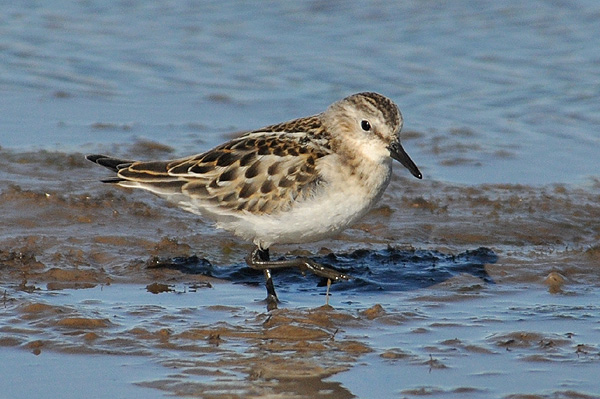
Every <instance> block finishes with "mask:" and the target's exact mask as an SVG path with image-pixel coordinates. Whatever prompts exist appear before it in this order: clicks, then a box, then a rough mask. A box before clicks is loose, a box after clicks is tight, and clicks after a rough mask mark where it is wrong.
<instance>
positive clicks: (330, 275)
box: [246, 247, 350, 308]
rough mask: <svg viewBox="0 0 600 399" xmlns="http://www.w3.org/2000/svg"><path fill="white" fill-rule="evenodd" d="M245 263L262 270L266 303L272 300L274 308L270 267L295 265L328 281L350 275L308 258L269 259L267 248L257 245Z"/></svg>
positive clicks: (275, 298) (273, 288)
mask: <svg viewBox="0 0 600 399" xmlns="http://www.w3.org/2000/svg"><path fill="white" fill-rule="evenodd" d="M246 263H247V264H248V266H250V267H251V268H253V269H256V270H262V271H263V272H264V274H265V278H266V280H267V283H266V285H267V303H270V302H273V301H274V304H275V308H276V307H277V295H276V294H275V287H274V286H273V279H272V278H271V269H283V268H289V267H297V268H299V269H300V270H301V271H302V273H304V272H305V271H307V270H308V271H310V272H312V273H314V274H316V275H317V276H320V277H324V278H326V279H328V280H330V281H338V280H349V279H350V276H348V275H347V274H343V273H340V272H338V271H337V270H334V269H331V268H329V267H325V266H323V265H320V264H319V263H317V262H315V261H312V260H310V259H308V258H296V259H284V260H270V257H269V250H268V249H261V248H259V247H257V248H256V249H255V250H254V251H252V253H251V254H250V255H249V256H248V257H247V258H246ZM267 307H268V305H267Z"/></svg>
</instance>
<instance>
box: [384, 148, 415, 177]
mask: <svg viewBox="0 0 600 399" xmlns="http://www.w3.org/2000/svg"><path fill="white" fill-rule="evenodd" d="M388 150H390V156H391V157H392V158H394V159H395V160H396V161H398V162H400V163H401V164H402V166H404V167H405V168H406V169H408V170H409V171H410V173H412V175H413V176H414V177H416V178H417V179H421V178H422V177H423V175H422V174H421V172H420V171H419V168H417V165H415V163H414V162H413V161H412V159H410V157H409V156H408V154H407V153H406V151H404V148H402V145H400V142H399V141H394V142H393V143H392V144H390V146H389V147H388Z"/></svg>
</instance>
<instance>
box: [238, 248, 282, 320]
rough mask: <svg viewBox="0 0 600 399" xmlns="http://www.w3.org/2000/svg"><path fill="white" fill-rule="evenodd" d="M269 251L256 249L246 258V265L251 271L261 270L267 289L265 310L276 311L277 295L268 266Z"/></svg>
mask: <svg viewBox="0 0 600 399" xmlns="http://www.w3.org/2000/svg"><path fill="white" fill-rule="evenodd" d="M269 262H270V261H269V249H268V248H267V249H261V248H260V247H256V249H255V250H254V251H252V253H251V254H250V256H248V257H247V258H246V263H247V264H248V266H250V267H251V268H253V269H257V270H262V271H263V274H264V275H265V286H266V288H267V298H266V301H267V310H273V309H277V302H278V299H277V293H276V292H275V286H274V285H273V277H272V276H271V269H270V268H269V267H268V264H269Z"/></svg>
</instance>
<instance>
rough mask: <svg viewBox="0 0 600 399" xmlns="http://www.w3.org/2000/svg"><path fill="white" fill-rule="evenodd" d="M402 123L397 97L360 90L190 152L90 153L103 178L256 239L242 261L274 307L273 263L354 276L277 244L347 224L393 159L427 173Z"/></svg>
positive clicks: (331, 277) (332, 277) (380, 188)
mask: <svg viewBox="0 0 600 399" xmlns="http://www.w3.org/2000/svg"><path fill="white" fill-rule="evenodd" d="M402 125H403V118H402V114H401V112H400V110H399V108H398V106H397V105H396V104H395V103H394V102H393V101H392V100H391V99H389V98H387V97H385V96H383V95H381V94H378V93H375V92H361V93H356V94H353V95H350V96H348V97H345V98H343V99H341V100H339V101H336V102H334V103H333V104H331V105H330V106H329V107H328V108H327V109H326V110H325V111H323V112H321V113H319V114H316V115H312V116H308V117H304V118H298V119H293V120H290V121H287V122H282V123H277V124H273V125H269V126H266V127H263V128H260V129H257V130H253V131H249V132H246V133H243V134H242V135H240V136H239V137H237V138H234V139H232V140H230V141H227V142H225V143H223V144H221V145H218V146H217V147H214V148H212V149H210V150H208V151H205V152H202V153H199V154H196V155H192V156H188V157H185V158H180V159H175V160H166V161H132V160H126V159H120V158H115V157H110V156H105V155H98V154H95V155H87V156H86V158H87V159H88V160H89V161H91V162H94V163H96V164H98V165H101V166H104V167H106V168H108V169H110V170H111V171H113V172H114V173H116V176H114V177H112V178H108V179H104V180H102V182H104V183H110V184H116V185H118V186H122V187H130V188H139V189H144V190H148V191H150V192H152V193H154V194H156V195H158V196H160V197H163V198H165V199H166V200H167V201H169V202H171V203H174V204H175V205H177V206H178V207H180V208H182V209H183V210H186V211H189V212H192V213H194V214H197V215H200V216H201V217H202V218H206V219H209V220H211V221H213V222H215V225H216V227H217V228H220V229H224V230H226V231H229V232H231V233H233V234H234V235H235V236H237V237H239V238H241V239H244V240H248V241H252V242H253V243H254V245H255V249H254V250H253V251H252V252H251V253H250V254H249V255H248V256H247V257H246V259H245V260H246V263H247V264H248V266H249V267H251V268H253V269H257V270H261V271H263V274H264V276H265V280H266V289H267V304H268V306H267V307H268V308H269V309H272V308H276V307H277V302H278V297H277V293H276V291H275V287H274V284H273V280H272V273H271V271H272V270H273V269H280V268H296V267H297V268H299V269H300V270H301V271H302V272H303V273H304V272H305V271H310V272H312V273H314V274H316V275H317V276H320V277H323V278H326V279H327V281H328V287H329V284H330V283H331V281H340V280H348V279H349V278H350V276H348V275H346V274H344V273H341V272H339V271H337V270H335V269H333V268H330V267H326V266H323V265H321V264H319V263H317V262H315V261H313V260H311V259H309V258H304V257H302V258H295V259H281V260H271V259H270V255H269V248H270V247H271V246H272V245H274V244H302V243H307V242H314V241H319V240H322V239H325V238H328V237H331V236H333V235H335V234H337V233H339V232H340V231H342V230H344V229H345V228H347V227H349V226H351V225H352V224H353V223H355V222H356V221H357V220H358V219H360V218H361V217H362V216H364V215H365V214H366V213H367V212H368V211H369V210H370V209H371V208H372V207H373V206H374V205H375V204H376V203H377V202H378V201H379V200H380V199H381V197H382V195H383V193H384V191H385V189H386V188H387V186H388V184H389V182H390V178H391V175H392V161H393V160H396V161H398V162H400V164H401V165H402V166H404V167H405V168H406V169H408V171H409V172H410V173H411V174H412V175H413V176H414V177H416V178H418V179H421V178H422V174H421V172H420V171H419V168H418V167H417V166H416V165H415V163H414V162H413V161H412V159H411V158H410V156H409V155H408V154H407V153H406V151H405V150H404V148H403V147H402V145H401V143H400V131H401V129H402Z"/></svg>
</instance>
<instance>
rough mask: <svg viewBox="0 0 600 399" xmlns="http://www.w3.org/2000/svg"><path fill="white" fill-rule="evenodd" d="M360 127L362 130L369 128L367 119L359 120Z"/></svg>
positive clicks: (366, 130)
mask: <svg viewBox="0 0 600 399" xmlns="http://www.w3.org/2000/svg"><path fill="white" fill-rule="evenodd" d="M360 127H362V130H364V131H365V132H368V131H369V130H371V124H370V123H369V121H367V120H363V121H362V122H360Z"/></svg>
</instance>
